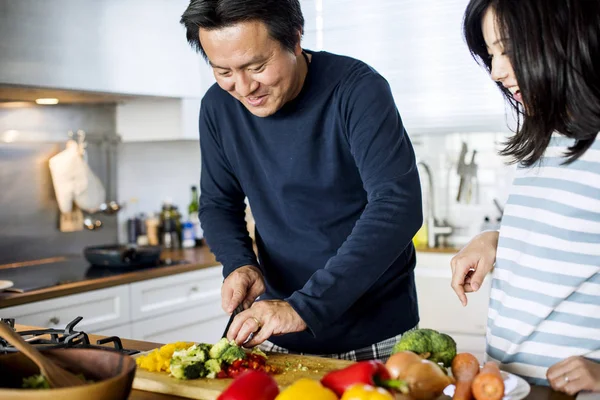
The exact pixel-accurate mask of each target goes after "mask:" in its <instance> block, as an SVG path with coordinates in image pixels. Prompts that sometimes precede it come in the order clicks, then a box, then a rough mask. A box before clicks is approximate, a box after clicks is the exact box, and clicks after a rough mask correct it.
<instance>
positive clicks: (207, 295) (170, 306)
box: [130, 266, 223, 321]
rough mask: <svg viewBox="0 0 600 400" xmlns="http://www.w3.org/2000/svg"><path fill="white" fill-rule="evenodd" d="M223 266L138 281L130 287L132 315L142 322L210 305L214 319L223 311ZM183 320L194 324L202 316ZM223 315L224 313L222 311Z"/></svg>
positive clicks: (209, 311)
mask: <svg viewBox="0 0 600 400" xmlns="http://www.w3.org/2000/svg"><path fill="white" fill-rule="evenodd" d="M222 282H223V276H222V274H221V266H217V267H211V268H205V269H201V270H198V271H193V272H186V273H183V274H177V275H173V276H169V277H164V278H156V279H150V280H146V281H141V282H135V283H132V284H131V285H130V290H131V316H132V320H133V321H140V320H143V319H147V318H150V317H155V316H158V315H164V314H173V313H177V312H179V311H182V310H186V311H185V312H184V314H185V313H187V312H188V311H187V310H189V309H192V308H195V307H198V306H204V305H207V306H208V309H207V310H208V311H207V312H208V313H209V314H210V315H211V316H212V315H213V314H214V315H216V314H218V310H221V284H222ZM189 312H190V313H191V315H189V316H188V317H186V318H184V320H185V321H192V320H195V319H197V318H198V317H199V316H198V315H194V314H193V312H192V311H189ZM221 312H222V311H221Z"/></svg>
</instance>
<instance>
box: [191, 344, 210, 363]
mask: <svg viewBox="0 0 600 400" xmlns="http://www.w3.org/2000/svg"><path fill="white" fill-rule="evenodd" d="M208 352H209V349H207V348H206V347H204V346H200V345H194V346H192V347H190V348H189V349H188V352H187V358H188V359H190V360H194V361H206V360H208V358H209V356H208Z"/></svg>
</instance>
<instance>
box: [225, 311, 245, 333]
mask: <svg viewBox="0 0 600 400" xmlns="http://www.w3.org/2000/svg"><path fill="white" fill-rule="evenodd" d="M242 311H244V306H243V305H242V304H240V305H239V306H237V308H236V309H235V310H233V312H232V313H231V315H230V316H229V321H227V325H226V326H225V332H223V336H221V338H224V337H227V332H228V331H229V327H230V326H231V323H232V322H233V319H234V318H235V316H236V315H238V314H239V313H241V312H242Z"/></svg>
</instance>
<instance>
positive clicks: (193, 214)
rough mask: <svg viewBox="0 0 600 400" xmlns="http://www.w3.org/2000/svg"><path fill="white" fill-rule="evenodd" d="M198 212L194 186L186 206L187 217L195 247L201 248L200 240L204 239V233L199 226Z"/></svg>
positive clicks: (198, 204)
mask: <svg viewBox="0 0 600 400" xmlns="http://www.w3.org/2000/svg"><path fill="white" fill-rule="evenodd" d="M199 211H200V203H199V201H198V188H197V187H196V186H192V200H191V201H190V205H189V206H188V216H189V220H190V222H191V223H192V225H193V226H194V240H195V242H196V247H198V246H201V245H202V239H204V232H203V231H202V226H201V225H200V216H199Z"/></svg>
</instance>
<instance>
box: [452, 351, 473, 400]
mask: <svg viewBox="0 0 600 400" xmlns="http://www.w3.org/2000/svg"><path fill="white" fill-rule="evenodd" d="M478 373H479V361H477V358H475V356H474V355H473V354H471V353H459V354H457V355H456V357H454V359H453V360H452V375H453V376H454V377H455V378H456V385H455V389H454V396H453V397H452V399H454V400H471V399H472V398H473V393H472V391H471V384H472V382H473V379H474V378H475V376H476V375H477V374H478Z"/></svg>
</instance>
